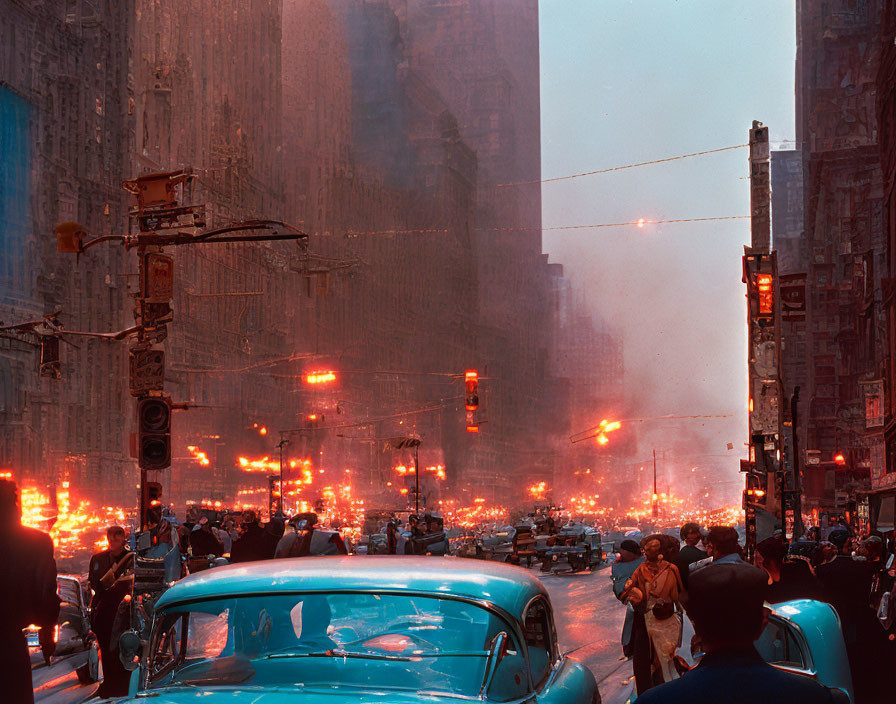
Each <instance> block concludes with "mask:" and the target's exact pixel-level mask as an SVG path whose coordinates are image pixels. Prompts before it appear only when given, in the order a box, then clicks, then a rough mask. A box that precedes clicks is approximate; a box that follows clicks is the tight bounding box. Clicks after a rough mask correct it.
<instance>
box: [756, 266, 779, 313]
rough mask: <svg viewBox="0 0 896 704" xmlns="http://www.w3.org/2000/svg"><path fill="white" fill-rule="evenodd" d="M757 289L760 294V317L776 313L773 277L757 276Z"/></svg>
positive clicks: (766, 275)
mask: <svg viewBox="0 0 896 704" xmlns="http://www.w3.org/2000/svg"><path fill="white" fill-rule="evenodd" d="M756 289H757V291H758V292H759V315H772V314H773V313H774V312H775V308H774V290H773V288H772V275H771V274H757V275H756Z"/></svg>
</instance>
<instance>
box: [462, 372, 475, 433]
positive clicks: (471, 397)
mask: <svg viewBox="0 0 896 704" xmlns="http://www.w3.org/2000/svg"><path fill="white" fill-rule="evenodd" d="M464 383H465V384H466V386H467V393H466V397H465V401H464V406H465V407H466V409H467V410H468V411H475V410H476V409H477V408H479V372H477V371H476V370H475V369H467V371H466V372H465V373H464ZM472 432H475V431H472Z"/></svg>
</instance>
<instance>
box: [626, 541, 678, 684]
mask: <svg viewBox="0 0 896 704" xmlns="http://www.w3.org/2000/svg"><path fill="white" fill-rule="evenodd" d="M664 538H671V539H672V542H673V543H674V547H676V548H677V547H678V541H677V540H675V539H674V538H672V537H671V536H662V535H661V534H659V533H654V534H653V535H648V536H647V537H646V538H644V539H643V540H642V541H641V548H642V550H643V551H644V557H645V558H646V559H645V561H644V562H643V563H641V564H640V565H639V566H638V568H637V569H636V570H635V571H634V573H633V574H632V578H631V579H630V580H628V582H626V592H625V594H624V598H625V599H626V600H627V601H629V603H631V604H632V605H633V606H634V607H635V610H636V611H640V612H641V613H642V614H643V615H644V625H645V626H646V628H647V635H648V636H649V638H650V645H651V649H652V652H653V657H652V658H651V659H652V660H653V661H655V663H656V665H657V666H658V668H656V669H658V672H657V673H656V674H658V675H660V677H661V680H662V681H663V682H670V681H672V680H673V679H675V678H677V677H678V671H677V669H676V667H675V650H676V648H678V646H679V645H680V643H681V629H682V619H681V613H680V611H681V597H682V594H683V592H684V587H683V586H682V584H681V577H680V576H679V574H678V568H677V567H676V566H675V565H674V564H672V562H670V561H669V560H666V559H665V556H664V553H663V542H664Z"/></svg>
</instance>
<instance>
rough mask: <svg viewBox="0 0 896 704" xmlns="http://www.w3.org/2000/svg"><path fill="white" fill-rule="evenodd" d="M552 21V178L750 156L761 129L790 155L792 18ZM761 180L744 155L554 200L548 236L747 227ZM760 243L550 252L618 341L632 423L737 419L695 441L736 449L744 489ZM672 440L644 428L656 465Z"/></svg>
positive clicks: (766, 14) (544, 32) (678, 240)
mask: <svg viewBox="0 0 896 704" xmlns="http://www.w3.org/2000/svg"><path fill="white" fill-rule="evenodd" d="M540 11H541V126H542V178H551V177H554V176H562V175H566V174H572V173H577V172H583V171H591V170H596V169H601V168H606V167H612V166H617V165H622V164H629V163H633V162H640V161H647V160H650V159H657V158H663V157H667V156H674V155H677V154H684V153H688V152H695V151H702V150H706V149H714V148H718V147H725V146H729V145H736V144H743V143H745V142H746V141H747V130H748V129H749V127H750V124H751V121H752V120H754V119H757V120H761V121H762V122H764V123H765V124H766V125H768V126H769V128H770V134H771V139H772V141H773V144H772V148H773V149H776V148H783V147H784V146H786V145H782V144H775V143H774V142H775V141H780V140H786V139H793V137H794V127H793V124H794V97H793V95H794V91H793V68H794V58H795V52H796V42H795V27H794V4H793V1H792V0H751V2H749V3H748V2H743V1H740V2H735V1H732V0H725V1H721V0H690V1H685V2H674V1H673V0H633V1H629V2H622V1H618V0H612V1H611V0H540ZM747 173H748V169H747V150H746V149H738V150H732V151H728V152H722V153H721V154H715V155H709V156H703V157H696V158H693V159H687V160H683V161H678V162H673V163H670V164H662V165H656V166H646V167H641V168H637V169H631V170H628V171H622V172H615V173H610V174H605V175H597V176H589V177H584V178H580V179H574V180H571V181H560V182H557V183H548V184H545V185H544V187H543V194H542V195H543V203H544V226H545V227H552V226H558V225H580V224H595V223H612V222H628V221H633V220H637V219H638V218H642V217H643V218H646V219H673V218H675V219H678V218H699V217H713V216H729V215H746V214H749V202H750V196H749V181H748V180H746V178H745V177H746V175H747ZM748 240H749V221H748V220H735V221H727V222H725V221H723V222H710V223H686V224H666V225H648V226H646V227H645V228H644V229H638V228H635V227H625V228H612V229H609V228H608V229H597V230H577V231H573V232H546V233H545V236H544V242H545V251H547V252H549V253H550V255H551V259H552V260H553V261H558V262H561V263H563V264H564V266H565V268H566V272H567V273H568V274H569V275H570V276H571V277H572V279H573V281H574V283H575V285H576V286H577V287H578V288H579V289H580V290H583V291H584V293H585V295H586V296H587V299H588V301H589V304H590V305H591V307H592V309H593V310H594V311H595V312H597V313H599V314H601V315H603V316H604V317H605V318H606V319H607V320H608V322H609V323H610V324H611V325H614V326H616V327H617V328H618V329H619V330H620V331H621V333H622V335H623V339H624V343H625V362H626V371H627V375H626V382H627V386H628V389H629V392H630V396H631V397H632V400H633V402H634V404H635V406H634V408H633V409H632V411H633V412H635V413H638V414H643V415H660V414H666V413H687V414H698V413H706V414H718V413H734V414H736V415H735V417H734V418H732V419H724V420H714V421H705V425H703V426H702V427H701V426H700V425H699V421H698V422H697V423H698V424H696V425H686V426H685V432H687V433H690V432H693V433H694V438H695V440H694V442H695V446H699V447H697V450H698V451H700V452H707V453H716V452H717V453H725V451H726V450H725V446H726V443H727V442H733V443H734V445H735V452H732V453H731V455H732V458H731V459H730V460H726V459H725V458H721V459H719V458H715V459H707V460H706V461H707V462H713V463H718V465H717V466H718V467H719V470H720V471H724V474H725V478H727V479H729V480H730V479H731V478H733V477H734V476H735V475H736V468H737V459H736V457H739V456H740V452H741V450H742V449H743V443H744V441H745V440H746V409H745V405H746V403H745V399H746V322H745V318H746V310H745V301H744V293H745V289H744V285H743V284H742V283H741V281H740V277H741V256H742V254H743V245H744V244H745V243H747V242H748ZM599 415H600V411H599V410H598V411H596V415H595V418H596V419H597V420H599V417H598V416H599ZM595 422H596V421H595ZM663 428H665V429H671V426H670V424H669V423H652V424H644V425H643V426H642V430H641V433H642V436H641V437H642V443H641V449H642V451H643V450H645V449H647V450H648V451H649V448H650V447H651V445H653V444H656V445H657V446H659V447H662V446H663V444H664V443H666V444H667V445H668V443H669V442H670V440H669V438H664V437H661V436H660V437H657V436H656V435H654V436H653V437H651V435H652V433H660V431H661V430H662V429H663ZM735 456H736V457H735ZM723 468H725V469H723ZM732 486H734V485H733V484H732Z"/></svg>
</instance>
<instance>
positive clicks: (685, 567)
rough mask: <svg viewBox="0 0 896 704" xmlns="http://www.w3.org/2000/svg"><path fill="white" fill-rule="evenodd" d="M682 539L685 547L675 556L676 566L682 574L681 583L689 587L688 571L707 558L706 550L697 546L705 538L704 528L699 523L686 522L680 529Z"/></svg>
mask: <svg viewBox="0 0 896 704" xmlns="http://www.w3.org/2000/svg"><path fill="white" fill-rule="evenodd" d="M679 535H680V536H681V539H682V540H683V541H684V547H683V548H681V550H679V551H678V556H677V557H676V558H675V566H676V567H677V568H678V574H680V575H681V583H682V585H683V586H684V588H685V589H687V588H688V572H690V569H691V565H692V564H694V563H695V562H700V560H705V559H706V557H707V554H706V552H705V551H703V550H701V549H700V548H698V547H697V545H698V544H699V543H700V541H701V540H703V530H702V529H701V528H700V525H699V524H697V523H685V524H684V525H683V526H682V527H681V531H679Z"/></svg>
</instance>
